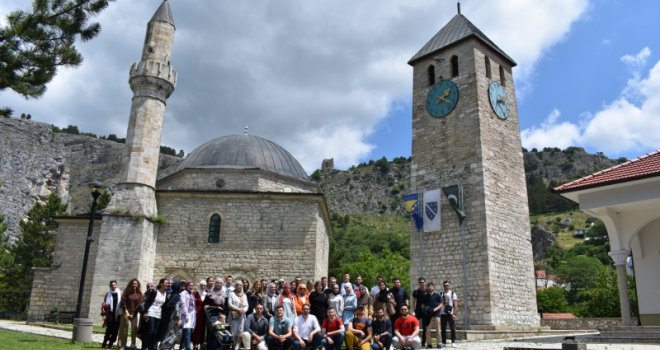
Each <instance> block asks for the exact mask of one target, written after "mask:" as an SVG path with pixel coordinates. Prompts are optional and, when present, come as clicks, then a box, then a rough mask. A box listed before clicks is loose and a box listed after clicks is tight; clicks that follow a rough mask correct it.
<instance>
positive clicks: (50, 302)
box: [28, 218, 123, 321]
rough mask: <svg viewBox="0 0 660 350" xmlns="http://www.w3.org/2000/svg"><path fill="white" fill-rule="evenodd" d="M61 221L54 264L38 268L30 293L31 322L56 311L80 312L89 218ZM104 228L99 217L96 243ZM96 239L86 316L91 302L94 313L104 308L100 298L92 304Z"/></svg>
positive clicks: (86, 293) (88, 278)
mask: <svg viewBox="0 0 660 350" xmlns="http://www.w3.org/2000/svg"><path fill="white" fill-rule="evenodd" d="M57 222H58V224H59V227H58V228H57V233H56V243H55V255H54V256H53V265H52V267H50V268H35V269H34V280H33V282H32V294H31V295H30V306H29V309H28V320H31V321H41V320H44V319H45V318H46V316H48V314H49V313H50V312H51V311H53V310H58V311H59V312H75V311H76V302H77V300H78V287H79V285H80V273H81V272H82V263H83V257H84V254H85V242H86V241H85V238H86V237H87V228H88V224H89V218H62V219H58V220H57ZM100 231H101V220H99V219H96V220H95V221H94V229H93V237H94V242H98V240H99V234H100ZM94 242H93V243H92V245H91V246H90V254H89V262H88V265H87V274H86V277H85V290H84V293H83V304H82V308H81V315H83V317H84V315H87V313H88V311H89V310H90V304H91V307H92V309H91V310H92V313H93V314H94V313H100V311H101V299H100V298H93V299H92V302H91V303H90V295H91V293H90V292H91V287H92V275H93V271H94V265H95V262H94V260H95V259H94V258H95V256H96V248H97V245H96V244H95V243H94ZM106 286H107V283H106ZM122 288H123V287H122Z"/></svg>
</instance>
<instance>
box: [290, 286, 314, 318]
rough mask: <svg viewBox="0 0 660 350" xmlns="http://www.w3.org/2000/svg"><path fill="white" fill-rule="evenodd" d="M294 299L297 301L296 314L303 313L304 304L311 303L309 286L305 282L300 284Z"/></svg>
mask: <svg viewBox="0 0 660 350" xmlns="http://www.w3.org/2000/svg"><path fill="white" fill-rule="evenodd" d="M293 301H294V302H295V303H296V315H302V308H303V305H310V303H309V291H307V286H306V285H305V284H304V283H300V284H298V292H297V293H296V296H295V297H294V298H293ZM310 308H311V305H310Z"/></svg>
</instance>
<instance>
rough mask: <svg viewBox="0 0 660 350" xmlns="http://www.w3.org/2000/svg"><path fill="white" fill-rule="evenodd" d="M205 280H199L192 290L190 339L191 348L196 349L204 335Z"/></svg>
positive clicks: (202, 341)
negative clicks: (193, 316)
mask: <svg viewBox="0 0 660 350" xmlns="http://www.w3.org/2000/svg"><path fill="white" fill-rule="evenodd" d="M206 285H207V284H206V281H205V280H201V281H199V288H198V289H197V290H196V291H195V292H193V298H195V328H193V332H192V336H191V337H190V341H192V343H193V349H194V350H197V349H198V348H199V345H201V344H203V343H204V336H205V335H206V314H204V300H205V299H206Z"/></svg>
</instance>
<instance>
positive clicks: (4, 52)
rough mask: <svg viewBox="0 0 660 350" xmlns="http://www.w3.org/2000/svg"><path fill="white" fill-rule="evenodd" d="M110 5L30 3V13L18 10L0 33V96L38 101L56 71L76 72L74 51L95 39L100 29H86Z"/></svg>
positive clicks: (63, 0) (62, 0)
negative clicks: (79, 43)
mask: <svg viewBox="0 0 660 350" xmlns="http://www.w3.org/2000/svg"><path fill="white" fill-rule="evenodd" d="M109 1H112V0H34V1H33V2H32V9H31V10H29V11H22V10H16V11H13V12H11V13H10V14H9V15H8V16H7V21H6V22H7V26H4V27H0V62H2V64H0V90H4V89H7V88H9V89H12V90H14V91H16V92H17V93H19V94H20V95H23V96H24V97H26V98H29V97H39V96H41V95H43V93H44V92H45V91H46V84H48V83H49V82H50V81H51V80H52V79H53V77H54V76H55V74H56V73H57V69H58V68H59V67H60V66H74V67H75V66H78V65H79V64H80V63H81V62H82V56H81V55H80V53H79V52H78V50H77V49H76V47H75V42H76V40H77V39H78V38H80V39H81V40H83V41H86V40H90V39H92V38H94V37H96V36H97V35H98V34H99V33H100V31H101V26H100V25H99V24H98V23H89V18H90V17H91V16H94V15H97V14H99V13H100V12H101V11H103V10H104V9H105V8H106V7H107V6H108V2H109Z"/></svg>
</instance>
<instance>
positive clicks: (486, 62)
mask: <svg viewBox="0 0 660 350" xmlns="http://www.w3.org/2000/svg"><path fill="white" fill-rule="evenodd" d="M484 62H485V64H486V78H490V77H491V76H490V58H488V56H485V60H484Z"/></svg>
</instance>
